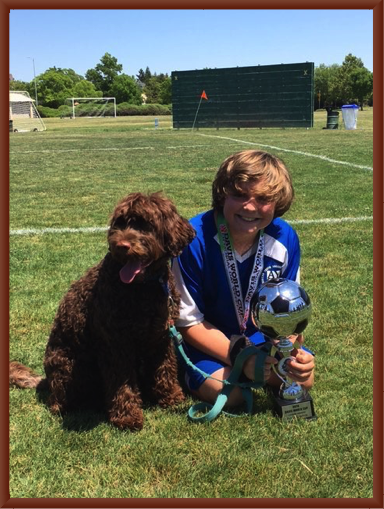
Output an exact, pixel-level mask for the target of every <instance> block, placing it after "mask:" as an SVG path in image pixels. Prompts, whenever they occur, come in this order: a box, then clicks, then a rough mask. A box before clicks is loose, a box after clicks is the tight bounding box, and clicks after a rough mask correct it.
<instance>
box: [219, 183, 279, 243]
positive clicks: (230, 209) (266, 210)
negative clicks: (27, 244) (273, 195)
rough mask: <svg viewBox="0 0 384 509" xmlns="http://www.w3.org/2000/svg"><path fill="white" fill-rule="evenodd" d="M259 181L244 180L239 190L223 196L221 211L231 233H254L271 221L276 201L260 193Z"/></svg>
mask: <svg viewBox="0 0 384 509" xmlns="http://www.w3.org/2000/svg"><path fill="white" fill-rule="evenodd" d="M263 187H264V186H262V185H261V184H260V182H257V183H254V182H244V184H242V185H241V192H233V193H230V194H228V196H227V197H226V198H225V202H224V207H223V212H224V217H225V219H226V221H227V223H228V226H229V230H230V232H231V234H232V235H252V234H253V235H255V234H256V233H257V232H258V231H259V230H262V229H263V228H265V227H266V226H268V225H269V223H270V222H271V221H272V219H273V217H274V214H275V208H276V202H274V201H269V200H267V199H266V198H265V197H264V196H263V195H262V194H261V189H262V188H263Z"/></svg>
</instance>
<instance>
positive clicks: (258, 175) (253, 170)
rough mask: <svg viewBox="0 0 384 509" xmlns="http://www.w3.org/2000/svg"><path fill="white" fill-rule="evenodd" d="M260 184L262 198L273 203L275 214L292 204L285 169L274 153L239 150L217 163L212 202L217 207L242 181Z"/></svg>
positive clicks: (219, 208)
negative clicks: (218, 166)
mask: <svg viewBox="0 0 384 509" xmlns="http://www.w3.org/2000/svg"><path fill="white" fill-rule="evenodd" d="M249 182H250V183H254V184H256V183H258V184H260V185H261V189H260V194H262V196H263V199H265V200H267V201H273V202H275V203H276V208H275V217H280V216H282V215H283V214H284V213H285V212H287V210H288V209H289V207H290V206H291V204H292V201H293V198H294V189H293V185H292V179H291V176H290V174H289V171H288V169H287V167H286V166H285V164H284V163H283V161H282V160H281V159H279V158H278V157H276V156H274V155H272V154H270V153H268V152H263V151H261V150H243V151H242V152H237V153H236V154H233V155H231V156H229V157H227V159H225V161H224V162H223V163H222V164H221V166H220V168H219V170H218V172H217V174H216V177H215V180H214V181H213V184H212V206H213V208H214V209H215V210H221V209H222V208H223V206H224V201H225V198H226V197H227V196H228V194H236V193H239V192H241V187H242V185H243V184H244V183H249Z"/></svg>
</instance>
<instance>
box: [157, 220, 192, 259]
mask: <svg viewBox="0 0 384 509" xmlns="http://www.w3.org/2000/svg"><path fill="white" fill-rule="evenodd" d="M164 233H165V235H164V237H165V248H166V250H167V251H168V252H169V254H170V255H171V256H172V257H175V256H179V254H180V253H181V252H182V251H183V249H184V248H185V247H186V246H188V244H189V243H190V242H191V241H192V240H193V239H194V238H195V235H196V232H195V230H194V229H193V228H192V226H191V225H190V224H189V222H188V221H187V220H186V219H184V218H183V217H181V216H179V215H178V214H176V216H175V217H174V218H173V220H172V221H165V232H164Z"/></svg>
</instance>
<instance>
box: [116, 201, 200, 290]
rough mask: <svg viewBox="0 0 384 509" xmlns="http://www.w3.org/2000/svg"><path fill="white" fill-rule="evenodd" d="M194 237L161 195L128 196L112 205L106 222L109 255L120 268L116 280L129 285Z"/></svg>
mask: <svg viewBox="0 0 384 509" xmlns="http://www.w3.org/2000/svg"><path fill="white" fill-rule="evenodd" d="M194 236H195V231H194V230H193V228H192V226H191V225H190V224H189V222H188V221H187V220H186V219H184V218H183V217H181V216H180V215H179V214H178V212H177V210H176V207H175V206H174V204H173V203H172V202H171V201H170V200H169V199H167V198H165V197H164V196H162V194H161V193H153V194H150V195H144V194H142V193H132V194H129V195H128V196H126V197H125V198H123V199H122V200H121V201H120V202H119V203H118V204H117V206H116V208H115V210H114V212H113V214H112V218H111V221H110V228H109V231H108V243H109V249H110V252H111V254H112V256H113V258H114V259H115V260H117V261H118V262H119V263H120V264H121V265H122V269H121V270H120V278H121V280H122V281H123V282H124V283H131V282H132V281H133V280H134V279H135V277H136V276H138V275H139V274H142V275H145V273H147V272H149V273H151V272H153V271H152V268H153V267H155V268H156V267H157V266H160V265H161V264H162V263H163V264H164V263H166V262H167V261H168V260H169V259H170V258H173V257H175V256H178V255H179V254H180V253H181V251H182V250H183V249H184V247H185V246H187V245H188V244H189V243H190V242H191V240H192V239H193V238H194Z"/></svg>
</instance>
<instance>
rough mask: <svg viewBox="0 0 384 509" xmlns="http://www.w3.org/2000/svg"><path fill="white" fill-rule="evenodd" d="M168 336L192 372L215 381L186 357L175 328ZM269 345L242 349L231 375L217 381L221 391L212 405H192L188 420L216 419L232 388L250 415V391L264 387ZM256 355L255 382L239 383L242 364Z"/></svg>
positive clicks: (179, 335) (236, 415)
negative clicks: (236, 389) (236, 388)
mask: <svg viewBox="0 0 384 509" xmlns="http://www.w3.org/2000/svg"><path fill="white" fill-rule="evenodd" d="M169 332H170V335H171V337H172V339H173V340H174V342H175V345H176V347H177V349H178V351H179V353H180V355H181V356H182V358H183V359H184V361H185V363H186V364H187V366H189V367H191V368H192V369H193V370H195V371H197V372H198V373H200V374H201V375H202V376H203V377H204V378H211V379H213V380H217V379H216V378H214V377H212V376H211V375H209V374H208V373H205V372H204V371H202V370H201V369H199V368H198V367H197V366H195V364H193V363H192V361H191V360H190V359H189V357H188V356H187V355H186V353H185V350H184V348H183V338H182V336H181V334H180V333H179V332H178V331H177V330H176V327H174V326H171V327H170V328H169ZM270 350H271V345H270V344H266V345H264V346H263V347H261V348H256V347H255V346H248V347H246V348H244V350H242V351H241V352H240V353H239V354H238V355H237V357H236V360H235V363H234V366H233V369H232V371H231V374H230V375H229V377H228V378H227V380H219V381H220V382H221V383H222V384H223V385H224V387H223V390H222V391H221V392H220V394H219V395H218V396H217V399H216V401H215V403H214V405H211V404H210V403H205V402H200V403H196V404H195V405H192V406H191V408H190V409H189V411H188V418H189V419H190V420H191V421H192V422H209V421H212V420H213V419H216V417H218V415H219V414H220V413H221V412H222V411H223V408H224V405H225V404H226V402H227V401H228V397H229V395H230V394H231V392H232V390H233V389H234V387H240V388H241V392H242V395H243V398H244V401H245V403H246V408H247V410H246V412H247V413H249V414H250V413H252V409H253V396H252V389H260V388H261V387H262V386H263V385H264V362H265V359H266V357H267V356H268V355H269V354H270ZM251 355H256V363H255V380H253V381H249V382H239V378H240V375H241V373H242V368H243V365H244V362H245V361H246V360H247V359H248V358H249V357H250V356H251ZM202 412H205V413H204V414H203V415H200V416H197V414H201V413H202ZM223 414H225V415H228V416H231V417H238V414H232V413H229V412H224V411H223Z"/></svg>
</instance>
